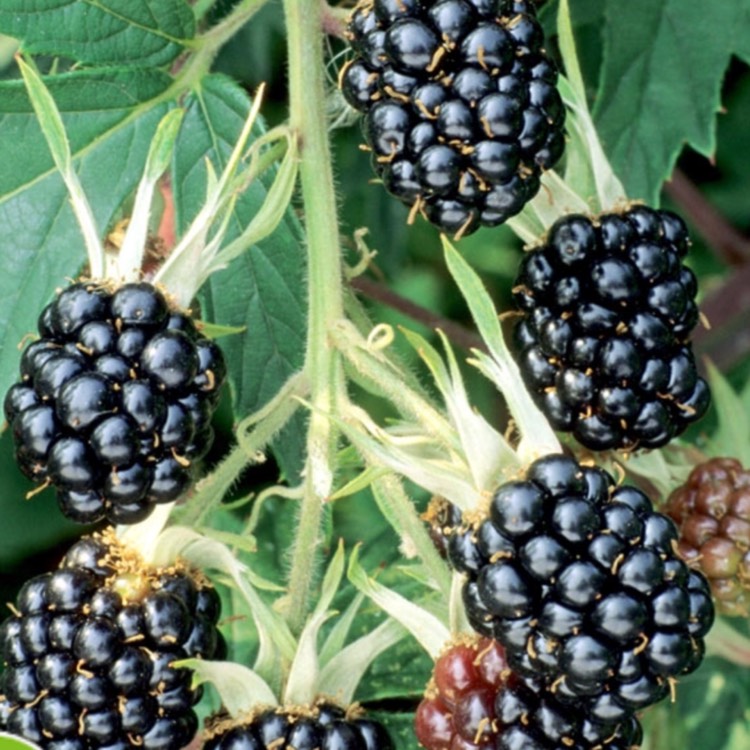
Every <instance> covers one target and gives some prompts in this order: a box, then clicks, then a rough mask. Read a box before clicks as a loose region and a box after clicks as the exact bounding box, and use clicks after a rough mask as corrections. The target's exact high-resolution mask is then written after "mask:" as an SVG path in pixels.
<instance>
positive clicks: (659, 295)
mask: <svg viewBox="0 0 750 750" xmlns="http://www.w3.org/2000/svg"><path fill="white" fill-rule="evenodd" d="M689 242H690V241H689V238H688V234H687V228H686V227H685V224H684V223H683V222H682V220H681V219H680V218H679V217H678V216H676V215H675V214H673V213H671V212H669V211H657V210H654V209H651V208H647V207H646V206H632V207H631V208H629V209H628V210H626V211H624V212H623V213H619V214H618V213H610V214H604V215H602V216H599V217H598V218H590V217H586V216H581V215H569V216H564V217H563V218H561V219H559V220H558V221H557V222H555V224H554V225H553V226H552V228H551V229H550V231H549V233H548V234H547V237H546V240H545V241H544V242H543V243H542V244H541V245H539V246H538V247H537V248H535V249H534V250H532V251H531V252H529V253H528V254H527V255H526V256H525V258H524V259H523V262H522V264H521V270H520V273H519V275H518V278H517V280H516V286H515V288H514V293H515V299H516V303H517V305H518V307H519V309H520V310H521V311H522V313H523V316H522V318H521V319H520V320H519V321H518V323H517V324H516V327H515V339H516V343H517V345H518V349H519V355H518V364H519V367H520V369H521V373H522V375H523V378H524V380H525V382H526V384H527V385H528V386H529V388H530V390H531V391H532V393H533V394H534V397H535V399H536V401H537V403H538V405H539V407H540V408H541V409H542V411H543V412H544V413H545V415H546V416H547V418H548V419H549V420H550V422H551V423H552V424H553V426H554V427H555V428H556V429H558V430H562V431H566V432H572V433H573V435H574V437H575V438H576V439H577V440H578V441H579V442H580V443H582V444H583V445H585V446H586V447H587V448H591V449H592V450H605V449H610V448H622V449H626V450H631V449H634V448H639V447H640V448H657V447H659V446H662V445H664V444H666V443H667V442H669V440H671V439H672V438H673V437H675V436H676V435H679V434H680V433H681V432H682V431H683V430H684V429H685V428H686V427H687V426H688V425H689V424H690V423H692V422H694V421H696V420H697V419H699V418H700V417H702V416H703V414H704V413H705V412H706V409H707V408H708V403H709V399H710V395H709V390H708V386H707V384H706V381H705V380H704V379H703V378H702V377H700V376H699V375H698V371H697V369H696V364H695V359H694V357H693V353H692V349H691V346H690V333H691V331H692V330H693V328H694V326H695V324H696V322H697V320H698V308H697V307H696V304H695V300H694V298H695V294H696V289H697V287H696V279H695V275H694V274H693V272H692V271H691V270H690V269H689V268H687V267H686V266H685V265H683V262H682V260H683V258H684V257H685V254H686V252H687V248H688V245H689Z"/></svg>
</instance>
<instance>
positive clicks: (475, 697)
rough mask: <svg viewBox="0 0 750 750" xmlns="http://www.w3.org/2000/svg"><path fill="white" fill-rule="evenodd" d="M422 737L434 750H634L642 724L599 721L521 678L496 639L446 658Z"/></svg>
mask: <svg viewBox="0 0 750 750" xmlns="http://www.w3.org/2000/svg"><path fill="white" fill-rule="evenodd" d="M415 730H416V735H417V739H418V740H419V742H420V743H421V744H422V745H423V746H424V747H425V748H427V750H457V749H460V750H490V749H492V750H556V749H557V748H579V747H602V748H606V749H607V750H626V749H627V748H630V747H631V745H633V744H637V743H638V742H640V739H641V728H640V725H639V724H638V721H637V720H636V719H635V718H630V719H629V720H627V721H624V722H597V721H592V720H590V719H589V718H587V717H585V716H584V715H583V714H582V713H581V711H579V710H577V709H576V708H575V707H571V706H566V705H563V704H562V703H560V702H559V701H558V700H557V699H556V698H555V696H554V695H553V693H552V692H550V691H549V690H545V689H544V688H541V687H540V686H538V685H535V684H534V682H533V681H532V680H525V679H523V678H521V677H519V676H518V675H517V674H514V673H513V672H512V671H511V670H510V669H509V667H508V664H507V661H506V659H505V652H504V650H503V648H502V646H500V644H498V643H497V642H496V641H493V640H491V639H489V638H481V639H475V640H464V641H461V642H459V643H456V644H454V645H452V646H451V647H450V648H449V649H448V650H447V651H445V652H444V653H443V654H442V655H441V656H440V658H439V659H438V660H437V662H436V663H435V670H434V672H433V678H432V684H431V686H430V687H429V688H428V690H427V694H426V697H425V698H424V700H422V702H421V703H420V704H419V707H418V708H417V713H416V717H415Z"/></svg>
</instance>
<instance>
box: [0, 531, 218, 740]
mask: <svg viewBox="0 0 750 750" xmlns="http://www.w3.org/2000/svg"><path fill="white" fill-rule="evenodd" d="M219 609H220V608H219V598H218V595H217V594H216V591H215V590H214V589H213V587H212V586H211V585H210V584H209V583H208V581H206V580H205V579H204V578H203V577H202V576H200V575H197V574H196V573H195V572H193V571H191V570H190V569H188V568H186V567H184V566H183V565H182V564H176V565H175V566H173V567H171V568H167V569H161V568H148V567H146V566H145V565H144V564H143V561H142V560H141V559H140V557H139V556H138V555H137V553H135V552H134V551H133V550H131V549H129V548H127V547H124V546H123V545H122V544H121V543H120V542H118V541H117V539H116V538H115V537H114V536H113V535H112V534H111V533H109V532H105V534H103V535H94V536H92V537H84V538H83V539H82V540H81V541H79V542H77V543H76V544H74V545H73V546H72V547H71V548H70V550H69V551H68V553H67V554H66V556H65V558H64V559H63V561H62V563H61V565H60V567H59V568H58V569H57V570H56V571H54V572H52V573H45V574H42V575H40V576H36V577H35V578H32V579H31V580H29V581H27V582H26V584H24V586H23V587H22V589H21V591H20V592H19V594H18V597H17V600H16V606H15V607H13V611H14V615H13V616H12V617H10V618H8V619H7V620H5V622H4V623H3V624H2V626H1V627H0V655H1V656H2V660H3V664H4V671H3V673H2V676H0V729H2V730H4V731H8V732H11V733H12V734H17V735H19V736H21V737H24V738H25V739H27V740H30V741H32V742H35V743H37V744H38V745H41V746H42V747H43V748H57V747H58V746H59V745H60V743H63V744H65V743H69V742H73V743H75V745H76V747H80V748H81V749H82V750H95V749H96V748H105V747H106V748H113V747H119V748H123V750H125V748H129V747H143V748H146V750H178V748H181V747H183V746H184V745H186V744H187V743H188V742H189V741H190V740H191V739H192V737H193V735H194V734H195V732H196V730H197V728H198V720H197V717H196V714H195V712H194V711H193V706H194V705H195V703H196V702H197V701H198V700H199V699H200V696H201V689H200V688H198V689H197V690H194V689H192V688H191V672H190V671H189V670H187V669H183V668H179V669H178V668H176V667H173V666H172V663H173V662H175V661H178V660H180V659H185V658H188V657H200V658H206V659H211V658H222V657H223V653H224V648H225V644H224V640H223V637H222V636H221V634H220V633H219V631H218V630H217V627H216V622H217V619H218V616H219Z"/></svg>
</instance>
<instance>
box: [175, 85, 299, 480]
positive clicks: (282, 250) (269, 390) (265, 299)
mask: <svg viewBox="0 0 750 750" xmlns="http://www.w3.org/2000/svg"><path fill="white" fill-rule="evenodd" d="M185 107H186V114H185V119H184V121H183V124H182V129H181V131H180V137H179V139H178V143H177V147H176V149H175V159H174V171H173V175H174V198H175V211H176V216H177V226H178V232H182V231H184V229H185V228H186V227H187V226H188V225H189V222H190V221H191V219H192V218H193V217H194V216H195V215H196V213H197V212H198V210H199V208H200V206H201V204H202V202H203V199H204V197H205V191H206V164H205V160H206V158H208V159H210V160H211V162H212V163H213V164H214V165H216V166H218V167H219V168H221V167H223V165H224V163H225V160H226V158H227V156H228V155H229V153H230V151H231V147H232V145H233V144H234V143H235V141H236V140H237V136H238V135H239V133H240V131H241V129H242V125H243V123H244V121H245V118H246V117H247V113H248V111H249V108H250V100H249V98H248V97H247V95H246V94H245V92H244V91H243V90H242V89H240V87H239V86H238V85H237V84H235V83H234V82H232V81H230V80H229V79H226V78H224V77H222V76H209V77H208V78H206V79H204V80H203V81H202V83H201V86H200V88H198V89H197V90H196V91H195V92H194V93H193V94H192V95H191V96H190V97H189V98H188V99H187V101H186V102H185ZM271 177H272V173H269V174H268V175H267V176H266V175H264V177H263V179H261V180H256V181H254V182H253V183H252V184H251V185H250V187H249V189H248V190H247V191H246V192H245V193H244V194H243V195H242V196H240V197H239V198H238V200H237V203H236V206H235V208H234V214H233V216H232V221H231V225H230V227H229V231H228V234H227V241H228V242H229V241H231V240H232V239H233V238H234V237H236V236H238V235H239V234H240V232H241V231H242V229H243V228H244V227H245V226H247V224H248V222H249V221H250V220H251V219H252V217H253V216H255V215H256V214H257V212H258V210H259V208H260V206H261V204H262V203H263V200H264V199H265V197H266V195H267V191H266V187H265V186H264V180H270V179H271ZM265 184H268V183H267V182H266V183H265ZM304 266H305V254H304V249H303V246H302V242H301V235H300V231H299V227H298V225H297V223H296V221H295V219H294V217H293V215H292V213H291V211H290V212H288V213H287V216H286V218H285V220H284V221H282V223H281V224H280V225H279V226H278V228H277V229H276V231H275V232H274V233H273V234H272V235H271V236H270V237H268V238H266V239H265V240H263V241H262V242H259V243H258V244H257V245H254V246H252V247H251V248H250V249H249V250H248V251H247V252H245V253H243V254H242V255H241V256H240V257H239V258H236V259H235V260H234V261H232V262H231V263H230V265H229V267H228V268H227V269H225V270H224V271H220V272H219V273H216V274H214V275H213V276H212V277H211V278H210V280H209V282H208V284H206V285H205V286H204V288H203V290H202V294H201V302H202V304H203V309H204V313H205V315H206V317H207V318H208V319H209V320H211V321H212V322H214V323H217V324H219V325H223V326H234V327H240V326H241V327H245V328H246V330H247V333H246V334H245V335H243V336H229V337H226V338H223V339H220V340H219V344H220V346H221V347H222V349H223V351H224V354H225V356H226V359H227V364H228V369H229V380H230V384H231V389H232V397H233V400H234V406H235V415H236V416H237V418H241V417H242V416H244V415H246V414H249V413H251V412H253V411H256V410H257V409H258V408H259V407H260V406H262V405H263V404H264V403H266V402H267V401H269V400H270V399H271V398H272V397H273V396H274V394H275V393H276V392H277V391H278V389H279V386H280V385H281V384H283V383H284V382H286V380H287V379H288V377H289V376H290V375H291V374H292V373H294V372H295V371H297V370H298V369H299V367H300V365H301V363H302V361H303V358H304V349H305V310H306V299H305V286H304V281H303V279H304V276H303V271H304ZM303 420H304V416H303V415H302V414H298V415H296V416H295V417H293V418H292V420H291V423H290V425H288V426H287V428H286V429H285V430H283V431H282V433H281V435H280V437H279V439H278V440H277V441H276V442H275V444H274V452H275V454H276V456H277V458H278V459H279V461H280V463H281V465H282V468H283V469H284V471H285V473H286V474H287V476H290V477H294V476H296V474H297V473H298V472H299V470H300V469H301V466H302V456H303V455H304V432H305V430H304V421H303Z"/></svg>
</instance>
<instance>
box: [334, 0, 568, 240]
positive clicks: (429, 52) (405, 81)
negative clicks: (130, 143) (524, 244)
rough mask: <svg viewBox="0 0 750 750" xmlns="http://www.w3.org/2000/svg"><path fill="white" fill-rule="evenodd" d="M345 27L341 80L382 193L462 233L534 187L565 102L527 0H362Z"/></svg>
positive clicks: (558, 148)
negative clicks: (347, 50)
mask: <svg viewBox="0 0 750 750" xmlns="http://www.w3.org/2000/svg"><path fill="white" fill-rule="evenodd" d="M349 37H350V40H351V46H352V49H353V52H354V56H353V58H352V59H351V60H350V61H349V62H348V63H347V65H346V66H345V68H344V69H343V70H342V73H341V89H342V92H343V94H344V97H345V98H346V100H347V101H348V102H349V104H351V105H352V106H353V107H354V108H355V109H357V110H359V111H360V112H363V113H364V120H363V131H364V135H365V139H366V141H367V144H368V147H369V148H370V149H371V150H372V162H373V167H374V169H375V172H376V173H377V175H378V176H379V177H380V178H381V179H382V181H383V184H384V186H385V188H386V189H387V190H388V192H390V193H391V194H392V195H394V196H396V197H397V198H398V199H399V200H401V201H402V202H403V203H406V204H407V205H409V206H412V208H413V210H414V211H419V212H420V213H421V214H422V215H423V216H424V217H425V218H427V219H428V220H429V221H431V222H432V223H433V224H435V225H437V226H438V227H439V228H440V229H441V230H443V231H446V232H450V233H452V234H460V235H465V234H468V233H470V232H473V231H474V230H476V229H478V228H479V227H480V226H482V225H484V226H496V225H498V224H502V223H503V222H504V221H506V220H507V219H509V218H510V217H511V216H514V215H515V214H517V213H518V212H519V211H520V210H521V209H522V208H523V207H524V205H525V204H526V203H527V202H528V201H529V200H531V198H533V197H534V195H536V193H537V191H538V190H539V178H540V174H541V172H542V170H544V169H549V168H551V167H552V166H553V165H554V164H555V163H556V162H557V161H558V159H559V158H560V156H561V155H562V151H563V148H564V138H563V122H564V117H565V111H564V107H563V104H562V99H561V98H560V95H559V94H558V92H557V88H556V83H557V69H556V67H555V65H554V63H553V62H552V61H551V60H550V58H549V57H548V56H547V54H546V52H545V50H544V47H543V45H544V38H543V34H542V29H541V26H540V25H539V23H538V22H537V20H536V17H535V13H534V8H533V5H532V4H531V3H530V2H512V1H511V0H491V1H488V2H485V1H484V0H407V1H404V0H397V1H396V0H361V2H360V3H359V5H358V6H357V7H356V8H355V10H354V12H353V14H352V17H351V20H350V23H349Z"/></svg>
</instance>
